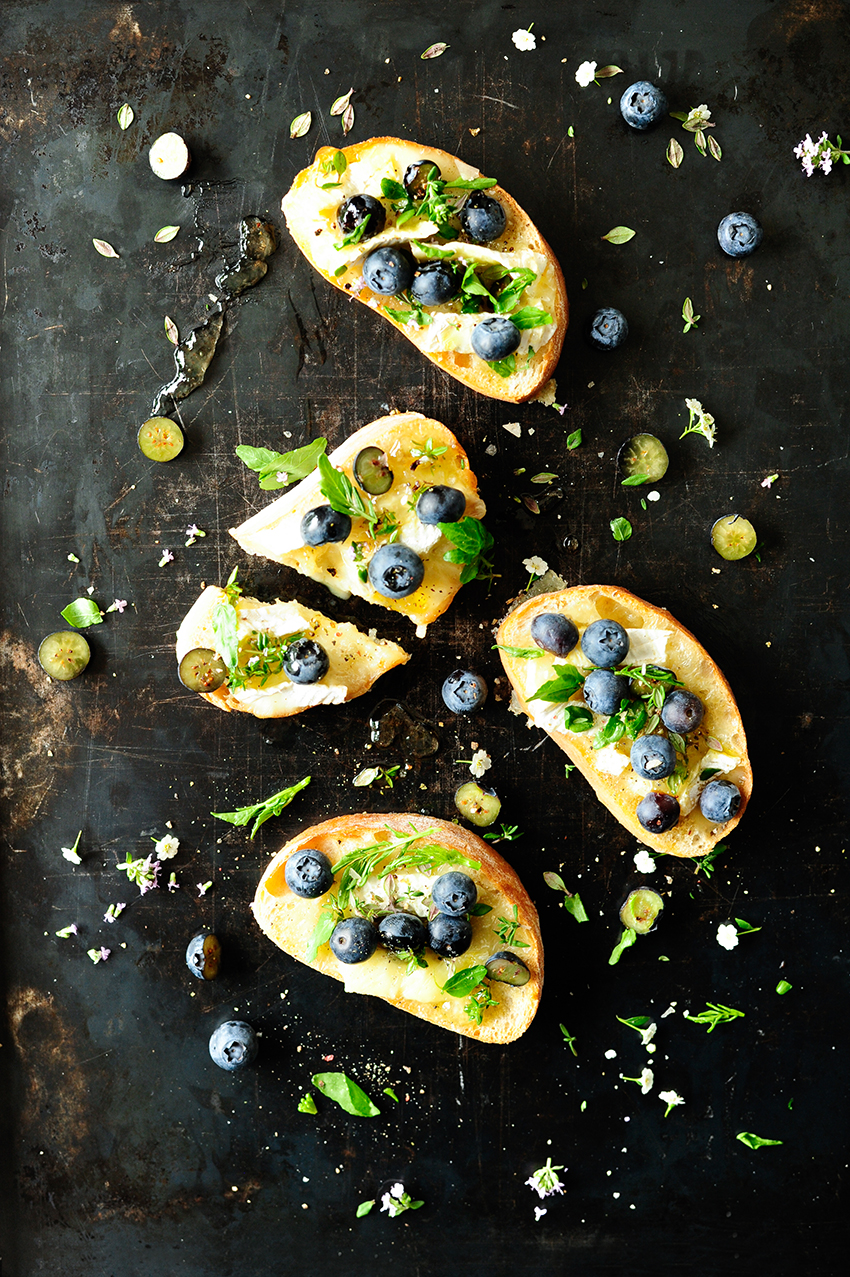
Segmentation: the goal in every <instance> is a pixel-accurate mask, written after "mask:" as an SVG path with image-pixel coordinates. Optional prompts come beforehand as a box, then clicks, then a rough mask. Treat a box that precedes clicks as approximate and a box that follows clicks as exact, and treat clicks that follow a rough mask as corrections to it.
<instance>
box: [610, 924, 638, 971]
mask: <svg viewBox="0 0 850 1277" xmlns="http://www.w3.org/2000/svg"><path fill="white" fill-rule="evenodd" d="M635 940H637V932H636V931H632V930H630V928H629V927H626V929H625V931H624V932H623V934H622V935H621V936H620V939H619V940H618V941H617V943H616V944H615V946H614V951H613V953H612V954H611V957H610V958H609V959H608V965H609V967H613V966H616V964H617V963H618V962H619V961H620V958H621V957H622V956H623V954H624V953H625V951H626V949H630V948H631V947H632V945H633V944H634V942H635Z"/></svg>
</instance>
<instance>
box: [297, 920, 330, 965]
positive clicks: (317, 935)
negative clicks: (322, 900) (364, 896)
mask: <svg viewBox="0 0 850 1277" xmlns="http://www.w3.org/2000/svg"><path fill="white" fill-rule="evenodd" d="M337 917H338V915H337V913H336V911H335V910H333V909H328V910H323V911H322V913H321V914H320V915H319V921H318V922H317V923H316V925H315V927H314V928H313V934H312V935H311V936H310V940H309V944H308V946H307V952H306V954H305V955H304V961H305V962H307V963H309V964H310V965H311V966H312V964H313V963H314V962H315V961H316V957H317V956H318V952H319V950H320V949H321V947H322V945H323V944H327V943H328V941H329V940H330V938H331V936H332V935H333V930H334V927H335V926H336V924H337Z"/></svg>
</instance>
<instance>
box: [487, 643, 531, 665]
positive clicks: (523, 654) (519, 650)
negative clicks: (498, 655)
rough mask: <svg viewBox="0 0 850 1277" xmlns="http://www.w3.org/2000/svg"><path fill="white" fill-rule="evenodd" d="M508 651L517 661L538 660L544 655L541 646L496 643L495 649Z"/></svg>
mask: <svg viewBox="0 0 850 1277" xmlns="http://www.w3.org/2000/svg"><path fill="white" fill-rule="evenodd" d="M496 650H498V651H500V652H507V654H508V656H512V657H513V658H514V659H515V660H517V661H536V660H539V658H540V657H541V656H542V655H543V652H542V650H541V649H540V648H539V647H509V646H508V645H507V644H505V643H494V644H493V651H494V652H495V651H496Z"/></svg>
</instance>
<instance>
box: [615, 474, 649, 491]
mask: <svg viewBox="0 0 850 1277" xmlns="http://www.w3.org/2000/svg"><path fill="white" fill-rule="evenodd" d="M641 483H649V475H648V474H630V475H629V476H628V478H626V479H623V480H622V481H621V485H620V486H621V487H623V488H637V487H638V486H639V485H640V484H641Z"/></svg>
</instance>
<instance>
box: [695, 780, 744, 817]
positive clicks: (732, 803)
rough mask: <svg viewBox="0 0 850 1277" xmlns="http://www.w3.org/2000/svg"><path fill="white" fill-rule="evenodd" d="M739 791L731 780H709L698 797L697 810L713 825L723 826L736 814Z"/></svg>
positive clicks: (739, 804) (739, 797)
mask: <svg viewBox="0 0 850 1277" xmlns="http://www.w3.org/2000/svg"><path fill="white" fill-rule="evenodd" d="M740 806H741V791H740V789H739V788H738V786H737V785H733V784H732V782H731V780H710V781H709V782H708V784H707V785H706V787H705V789H704V790H703V791H702V793H701V794H700V796H699V809H700V811H701V812H702V814H703V816H705V818H706V820H710V821H711V823H712V824H713V825H723V824H725V823H726V821H727V820H731V819H732V817H733V816H736V815H737V814H738V808H739V807H740Z"/></svg>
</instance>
